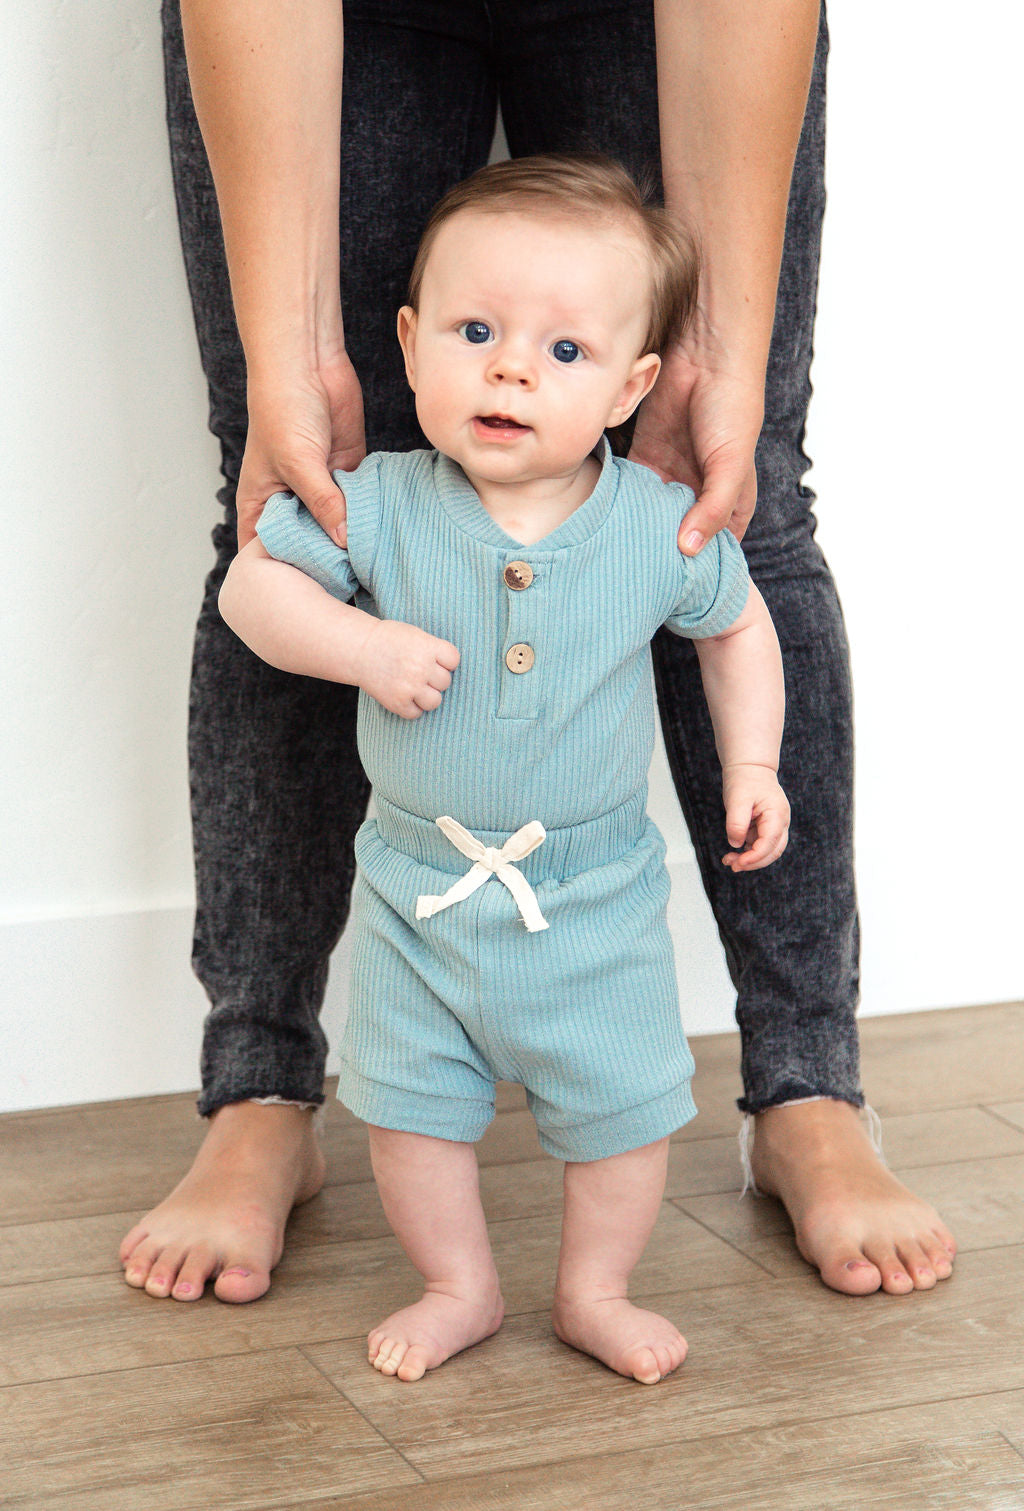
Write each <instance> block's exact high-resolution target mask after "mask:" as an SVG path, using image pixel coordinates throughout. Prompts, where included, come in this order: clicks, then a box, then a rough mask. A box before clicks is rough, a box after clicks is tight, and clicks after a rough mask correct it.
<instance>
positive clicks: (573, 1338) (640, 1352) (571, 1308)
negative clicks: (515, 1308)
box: [551, 1295, 686, 1385]
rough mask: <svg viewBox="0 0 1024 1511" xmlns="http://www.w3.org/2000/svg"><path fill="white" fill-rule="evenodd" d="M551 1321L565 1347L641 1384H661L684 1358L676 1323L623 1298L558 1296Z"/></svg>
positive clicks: (684, 1352) (682, 1345) (683, 1349)
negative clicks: (598, 1361)
mask: <svg viewBox="0 0 1024 1511" xmlns="http://www.w3.org/2000/svg"><path fill="white" fill-rule="evenodd" d="M551 1320H552V1322H553V1323H554V1328H555V1332H556V1334H557V1335H558V1337H559V1338H561V1340H562V1342H563V1343H568V1344H569V1345H570V1346H571V1347H572V1348H578V1349H579V1351H580V1353H583V1354H591V1355H593V1357H594V1358H595V1359H600V1361H601V1363H602V1364H607V1366H608V1368H609V1369H614V1370H615V1372H616V1374H619V1375H625V1376H626V1377H627V1379H633V1380H639V1381H640V1383H641V1385H657V1383H658V1381H659V1380H663V1379H664V1378H665V1376H666V1375H670V1374H671V1373H672V1371H673V1370H675V1369H678V1368H679V1366H680V1364H682V1362H683V1360H684V1359H685V1358H686V1339H685V1338H684V1337H683V1336H682V1334H681V1333H680V1332H679V1331H678V1330H677V1329H676V1328H674V1327H673V1326H672V1323H671V1322H669V1321H668V1319H667V1318H665V1317H660V1316H659V1315H658V1313H657V1312H645V1311H644V1310H643V1309H642V1308H641V1307H638V1306H634V1305H633V1303H632V1302H631V1301H627V1300H626V1298H625V1297H624V1296H600V1297H593V1298H587V1299H584V1298H579V1297H577V1298H569V1297H565V1296H557V1295H556V1297H555V1304H554V1308H553V1309H552V1313H551Z"/></svg>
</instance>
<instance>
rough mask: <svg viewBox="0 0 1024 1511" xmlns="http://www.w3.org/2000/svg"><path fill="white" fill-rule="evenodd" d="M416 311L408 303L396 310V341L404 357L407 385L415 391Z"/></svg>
mask: <svg viewBox="0 0 1024 1511" xmlns="http://www.w3.org/2000/svg"><path fill="white" fill-rule="evenodd" d="M416 320H417V315H416V311H415V310H414V309H413V307H412V305H410V304H403V305H402V308H401V309H400V310H399V311H398V342H399V345H400V346H401V348H402V355H403V356H404V358H405V376H406V377H407V378H408V380H409V387H410V388H411V389H412V391H413V393H415V392H416V366H415V362H414V360H413V349H414V347H415V345H416Z"/></svg>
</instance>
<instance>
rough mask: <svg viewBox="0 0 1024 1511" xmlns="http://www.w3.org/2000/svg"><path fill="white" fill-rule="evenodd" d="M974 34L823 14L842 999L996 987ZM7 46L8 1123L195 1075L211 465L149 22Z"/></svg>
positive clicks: (1009, 450)
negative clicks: (199, 784) (854, 829)
mask: <svg viewBox="0 0 1024 1511" xmlns="http://www.w3.org/2000/svg"><path fill="white" fill-rule="evenodd" d="M944 10H945V13H943V12H944ZM974 14H975V16H976V21H975V25H974V27H973V30H966V29H965V28H964V27H963V25H962V24H961V23H960V22H959V21H957V24H955V25H954V24H953V23H954V20H955V18H956V16H959V15H960V12H959V11H958V12H956V13H954V11H953V9H952V7H947V8H943V7H939V9H938V11H936V9H935V8H934V7H933V8H932V10H931V11H930V12H929V18H928V23H927V26H922V25H921V22H920V17H918V16H916V15H911V14H909V13H908V14H907V15H906V16H903V15H902V14H901V12H900V11H899V10H898V9H897V10H895V11H894V10H893V9H892V8H891V7H889V6H884V5H883V4H882V3H881V0H867V3H864V4H861V5H860V6H857V7H838V6H837V7H836V14H835V15H834V16H833V20H832V26H833V65H832V73H831V114H830V142H829V159H830V173H829V178H830V206H829V222H828V238H827V243H826V249H825V263H824V268H823V279H822V291H821V302H820V319H819V330H818V345H817V351H818V355H817V361H816V365H815V386H816V390H817V395H818V397H817V399H816V401H815V405H814V410H813V416H812V427H811V436H810V442H809V447H810V450H811V453H812V455H813V456H814V458H815V463H816V465H815V471H814V477H813V482H814V486H815V487H816V489H817V490H818V492H819V496H820V504H819V516H820V519H821V530H820V535H819V538H820V540H821V542H822V544H823V545H824V547H825V550H826V553H827V554H828V556H829V558H830V561H831V563H832V565H833V568H834V570H835V573H836V576H837V578H838V580H839V583H840V588H841V591H842V594H843V599H844V603H845V607H846V613H847V618H848V621H849V628H850V632H851V638H852V642H853V646H854V660H855V677H856V690H857V712H858V731H859V750H860V756H859V761H860V765H859V782H858V796H857V804H858V808H857V815H858V845H859V862H860V879H861V900H862V906H863V914H864V932H865V950H864V977H863V982H864V1011H865V1012H867V1013H875V1012H895V1011H903V1010H909V1009H914V1008H922V1007H941V1006H949V1005H954V1004H958V1003H967V1002H982V1001H992V1000H999V999H1004V998H1008V997H1013V996H1018V995H1020V994H1021V991H1022V972H1021V967H1020V952H1019V949H1018V947H1017V944H1016V933H1017V918H1018V915H1019V912H1020V900H1021V898H1020V893H1021V889H1020V884H1019V874H1020V865H1019V861H1018V857H1017V850H1018V845H1019V841H1018V836H1017V832H1016V831H1017V828H1018V820H1017V813H1016V809H1017V806H1018V804H1017V794H1016V791H1015V779H1016V778H1017V777H1018V772H1019V767H1020V738H1019V736H1020V715H1019V707H1020V692H1019V684H1020V644H1021V641H1020V634H1019V630H1018V620H1019V610H1018V600H1019V596H1020V595H1019V591H1018V577H1019V569H1018V561H1019V557H1020V551H1021V529H1022V527H1021V501H1022V500H1021V491H1022V489H1021V482H1020V471H1019V466H1018V463H1017V456H1016V442H1017V435H1018V433H1019V426H1020V421H1019V414H1020V399H1021V391H1020V380H1019V371H1020V358H1019V350H1020V343H1021V337H1022V326H1024V322H1022V320H1021V300H1020V292H1019V291H1020V281H1021V280H1020V267H1021V247H1020V240H1019V235H1018V230H1017V220H1016V216H1015V213H1014V208H1015V207H1014V204H1013V201H1014V200H1015V199H1016V198H1017V196H1018V193H1019V164H1018V158H1019V152H1018V151H1016V150H1015V149H1014V144H1015V142H1016V145H1017V147H1019V140H1018V139H1017V133H1018V131H1019V127H1018V117H1017V97H1018V94H1019V86H1018V81H1017V64H1016V59H1017V58H1018V57H1019V52H1020V49H1019V43H1020V40H1021V37H1020V32H1021V24H1020V22H1019V20H1018V19H1017V18H1016V12H1015V11H1013V10H1012V8H1008V7H1003V6H1000V7H999V9H998V11H997V10H996V8H995V7H994V6H993V5H992V4H991V0H990V4H989V5H983V6H981V7H980V8H979V10H978V11H977V12H976V13H974ZM1010 31H1015V33H1016V35H1015V36H1010V35H1009V32H1010ZM0 48H2V55H3V56H4V58H5V60H6V62H7V65H8V66H7V68H6V70H5V72H6V74H7V81H6V83H5V87H4V90H3V91H2V93H0V141H2V144H3V162H2V165H0V172H2V177H0V183H2V184H3V189H2V191H0V192H2V195H3V214H2V216H0V237H2V253H0V258H2V261H0V287H2V288H3V289H4V291H5V309H4V314H3V316H2V321H3V324H2V335H3V339H2V350H3V391H4V401H3V405H2V411H0V425H2V455H3V472H4V484H5V486H4V490H3V506H2V507H3V536H2V539H3V546H4V593H3V604H4V610H3V612H4V658H3V665H4V684H5V685H4V696H3V702H2V704H0V707H2V709H3V717H2V723H0V793H2V798H3V802H2V808H0V813H2V817H0V823H2V825H3V834H2V838H0V853H2V855H3V858H4V860H3V874H2V884H0V887H2V889H0V991H2V993H3V998H2V1005H0V1034H2V1040H0V1106H4V1107H9V1108H15V1107H33V1106H43V1105H52V1104H59V1103H64V1102H73V1101H86V1100H93V1099H99V1098H106V1097H115V1096H134V1095H142V1094H147V1093H152V1092H159V1091H171V1090H178V1089H182V1088H186V1087H189V1086H192V1085H194V1084H195V1081H196V1052H197V1045H198V1038H199V1026H200V1022H201V1018H202V1014H203V1010H204V1004H203V1001H202V997H201V993H200V991H199V989H198V987H197V986H196V985H195V983H194V982H193V980H192V978H191V976H190V974H189V970H188V963H187V960H188V935H189V909H190V902H191V879H190V859H189V838H188V815H187V779H186V769H185V756H184V724H185V709H186V690H187V675H188V664H189V655H190V641H191V630H192V623H193V620H194V616H195V612H196V609H197V607H198V604H199V598H200V588H201V581H202V577H203V574H204V572H205V570H206V566H207V560H208V550H207V537H208V531H209V529H210V528H211V526H212V525H213V523H214V520H215V517H216V516H215V508H216V506H215V503H214V500H213V493H214V489H215V487H216V483H217V477H216V460H217V459H216V450H215V447H214V444H213V442H212V441H211V440H210V438H209V437H208V436H207V435H206V433H205V428H204V427H205V395H204V390H203V384H202V379H201V374H200V372H199V366H198V361H197V358H196V355H195V351H194V344H193V339H192V330H191V316H190V312H189V308H188V302H187V297H186V293H185V286H184V277H183V274H182V271H181V266H180V259H179V254H178V246H177V232H176V225H175V219H174V212H173V201H172V194H171V186H170V177H169V171H168V167H167V155H166V147H165V143H164V134H163V102H162V82H161V70H160V59H159V35H158V19H157V7H156V5H155V4H149V3H147V4H143V3H142V0H108V3H107V4H105V5H103V6H74V5H67V4H64V3H62V0H43V3H42V4H40V5H37V6H32V7H5V9H4V14H3V21H2V36H0ZM12 60H13V62H14V64H15V66H14V67H11V66H10V65H11V63H12ZM895 527H898V530H899V534H898V535H897V533H896V528H895ZM896 545H898V546H899V548H900V550H901V553H902V555H903V557H904V558H905V560H904V562H903V564H902V566H898V565H897V564H896V562H895V561H894V559H893V550H894V547H895V546H896ZM654 811H655V813H656V816H657V817H658V819H659V821H660V822H661V823H662V824H663V826H664V827H665V828H666V830H667V832H668V834H669V839H670V855H671V859H672V863H673V875H674V879H675V883H676V890H675V898H674V903H673V909H674V912H673V920H674V924H675V926H676V933H677V941H678V946H679V952H680V961H681V975H682V978H683V982H684V998H685V1007H686V1017H687V1023H688V1026H689V1027H690V1029H691V1031H709V1030H713V1029H717V1028H724V1027H728V1026H730V1023H731V1017H730V1014H731V996H730V992H729V988H728V983H727V980H726V977H725V974H724V970H723V967H722V964H721V956H720V951H719V949H718V944H717V940H716V938H715V936H714V932H713V928H712V926H711V924H710V919H709V916H708V913H707V909H706V905H705V904H704V902H703V899H702V897H701V895H700V889H699V886H698V885H697V882H696V872H695V867H694V865H693V862H692V857H691V856H690V855H689V854H688V849H687V843H686V840H685V837H684V835H683V831H682V826H681V824H680V822H679V819H678V815H677V812H676V809H675V805H674V802H673V800H672V796H671V787H670V784H669V783H668V781H667V777H666V776H665V774H664V770H663V768H658V769H657V770H656V772H655V794H654ZM342 974H343V972H342V971H340V970H338V971H336V972H335V981H336V984H335V986H334V987H333V988H332V992H333V995H332V1007H331V1015H332V1016H333V1017H334V1018H335V1019H336V1015H337V1008H338V1002H339V1000H340V997H339V988H338V985H337V982H338V979H339V977H340V976H341V975H342Z"/></svg>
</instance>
